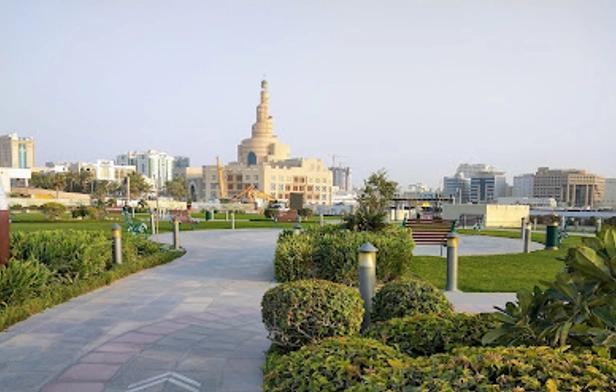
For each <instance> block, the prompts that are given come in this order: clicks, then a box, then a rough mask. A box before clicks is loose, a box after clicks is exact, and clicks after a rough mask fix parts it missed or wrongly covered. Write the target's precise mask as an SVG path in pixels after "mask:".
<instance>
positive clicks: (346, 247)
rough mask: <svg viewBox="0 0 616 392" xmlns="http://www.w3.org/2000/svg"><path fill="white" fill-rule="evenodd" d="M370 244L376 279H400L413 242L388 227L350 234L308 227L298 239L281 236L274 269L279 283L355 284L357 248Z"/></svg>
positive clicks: (406, 232)
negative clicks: (374, 251) (312, 280)
mask: <svg viewBox="0 0 616 392" xmlns="http://www.w3.org/2000/svg"><path fill="white" fill-rule="evenodd" d="M366 242H370V243H371V244H372V245H374V246H375V247H376V248H377V249H378V250H379V251H378V253H377V266H376V267H377V268H376V273H377V279H378V280H379V281H382V282H387V281H390V280H393V279H396V278H399V277H400V276H403V275H404V274H405V273H407V271H408V270H409V268H410V264H411V258H412V255H413V248H414V243H413V239H412V238H411V236H410V235H409V233H408V231H406V230H403V229H401V228H390V229H387V230H384V231H381V232H376V233H372V232H352V231H349V230H344V229H341V228H338V227H335V226H325V227H324V228H308V229H306V230H304V231H303V232H302V234H300V235H298V236H293V235H291V234H290V231H284V232H283V233H281V235H280V237H279V239H278V246H277V247H276V255H275V258H274V270H275V275H276V279H277V280H278V281H279V282H290V281H294V280H298V279H309V278H316V279H325V280H329V281H332V282H336V283H342V284H346V285H357V280H358V271H359V264H358V260H357V249H359V247H360V246H361V245H363V244H364V243H366Z"/></svg>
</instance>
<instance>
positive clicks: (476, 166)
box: [456, 163, 496, 178]
mask: <svg viewBox="0 0 616 392" xmlns="http://www.w3.org/2000/svg"><path fill="white" fill-rule="evenodd" d="M494 171H496V169H495V168H494V166H492V165H486V164H483V163H461V164H460V166H458V170H456V174H457V173H462V174H464V177H466V178H471V177H474V176H476V175H477V174H479V173H492V172H494Z"/></svg>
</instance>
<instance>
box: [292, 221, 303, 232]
mask: <svg viewBox="0 0 616 392" xmlns="http://www.w3.org/2000/svg"><path fill="white" fill-rule="evenodd" d="M301 232H302V225H300V224H299V223H296V224H295V226H293V235H300V233H301Z"/></svg>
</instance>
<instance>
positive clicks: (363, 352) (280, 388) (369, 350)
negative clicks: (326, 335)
mask: <svg viewBox="0 0 616 392" xmlns="http://www.w3.org/2000/svg"><path fill="white" fill-rule="evenodd" d="M407 360H408V358H407V357H406V356H404V355H403V354H400V353H399V352H398V351H396V350H395V349H393V348H391V347H387V346H385V345H383V344H381V343H379V342H377V341H375V340H372V339H364V338H358V337H354V338H332V339H326V340H323V341H321V342H319V343H317V344H316V345H311V346H306V347H303V348H302V349H300V350H298V351H295V352H292V353H290V354H288V355H284V356H276V357H269V358H268V361H267V362H266V365H265V367H264V373H265V374H264V376H263V385H262V386H263V390H264V391H265V392H288V391H322V392H330V391H331V392H333V391H349V390H352V391H366V392H368V391H386V390H391V388H395V387H401V386H403V385H404V373H402V372H401V369H405V368H408V367H409V366H410V365H409V364H408V363H407Z"/></svg>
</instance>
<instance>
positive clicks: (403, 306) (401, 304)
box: [370, 279, 453, 322]
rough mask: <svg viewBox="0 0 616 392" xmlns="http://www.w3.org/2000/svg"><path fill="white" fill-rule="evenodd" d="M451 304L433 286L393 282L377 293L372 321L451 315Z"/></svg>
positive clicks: (422, 283)
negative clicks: (431, 314)
mask: <svg viewBox="0 0 616 392" xmlns="http://www.w3.org/2000/svg"><path fill="white" fill-rule="evenodd" d="M452 311H453V307H452V306H451V303H450V302H449V300H448V299H447V297H445V295H444V294H443V293H442V292H441V291H440V290H439V289H437V288H436V287H435V286H434V285H433V284H431V283H429V282H424V281H420V280H414V279H408V280H402V281H397V282H391V283H388V284H386V285H384V286H383V287H381V289H380V290H379V291H377V292H376V294H375V296H374V300H373V302H372V314H371V315H370V319H371V320H372V321H373V322H374V321H385V320H389V319H393V318H400V317H406V316H412V315H414V314H417V313H440V314H450V313H452Z"/></svg>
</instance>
